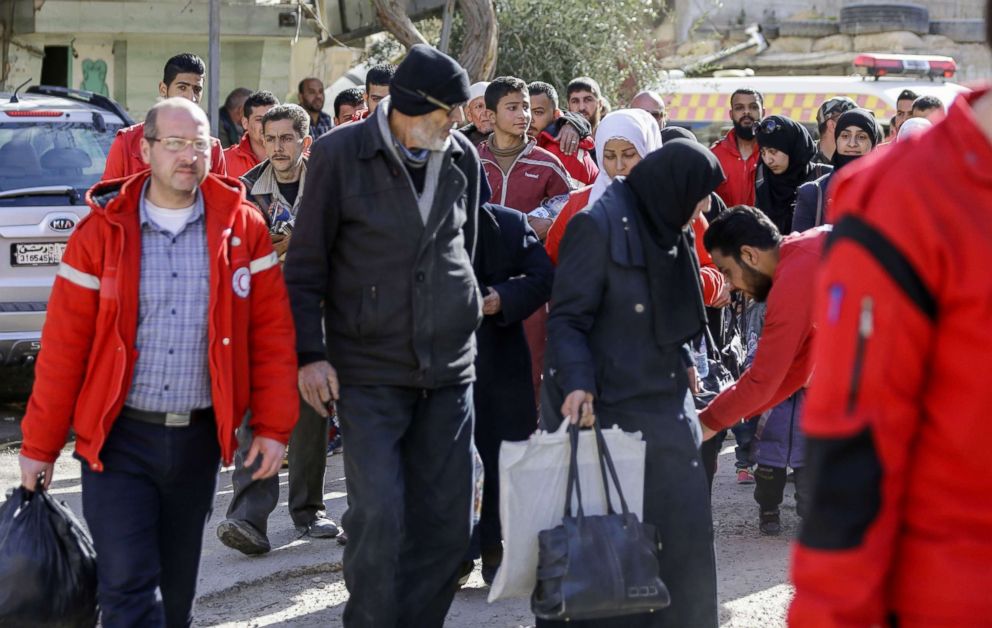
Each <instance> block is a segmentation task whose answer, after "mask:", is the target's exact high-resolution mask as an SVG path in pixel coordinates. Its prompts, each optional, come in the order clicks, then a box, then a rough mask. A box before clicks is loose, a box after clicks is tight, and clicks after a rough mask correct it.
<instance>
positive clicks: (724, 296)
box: [710, 281, 733, 307]
mask: <svg viewBox="0 0 992 628" xmlns="http://www.w3.org/2000/svg"><path fill="white" fill-rule="evenodd" d="M732 291H733V290H732V288H731V287H730V282H729V281H726V282H724V284H723V287H722V288H720V294H718V295H717V297H716V300H715V301H713V305H711V306H710V307H724V306H726V305H730V293H731V292H732Z"/></svg>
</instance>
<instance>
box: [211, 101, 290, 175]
mask: <svg viewBox="0 0 992 628" xmlns="http://www.w3.org/2000/svg"><path fill="white" fill-rule="evenodd" d="M278 104H279V99H277V98H276V97H275V95H274V94H273V93H272V92H267V91H264V90H263V91H258V92H252V94H251V95H250V96H248V99H247V100H245V104H244V107H243V109H244V111H243V113H244V117H243V118H242V119H241V126H242V127H244V129H245V134H244V135H243V136H242V137H241V141H240V142H238V143H237V144H235V145H234V146H231V147H230V148H228V149H227V150H225V151H224V161H225V162H226V164H227V176H229V177H243V176H244V175H245V173H247V172H248V171H249V170H251V169H252V168H254V167H255V166H257V165H258V164H260V163H262V162H263V161H265V160H266V158H267V157H266V154H265V140H264V138H263V134H262V118H264V117H265V114H267V113H268V112H269V109H272V108H273V107H275V106H276V105H278Z"/></svg>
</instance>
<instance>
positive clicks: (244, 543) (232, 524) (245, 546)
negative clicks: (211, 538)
mask: <svg viewBox="0 0 992 628" xmlns="http://www.w3.org/2000/svg"><path fill="white" fill-rule="evenodd" d="M217 538H218V539H220V542H221V543H223V544H224V545H226V546H228V547H230V548H232V549H236V550H238V551H239V552H241V553H242V554H247V555H249V556H255V555H258V554H265V553H266V552H268V551H269V550H271V549H272V546H271V545H269V539H268V538H266V536H265V535H264V534H262V533H261V532H259V531H258V529H257V528H255V526H253V525H252V524H250V523H248V522H247V521H241V520H240V519H225V520H224V521H221V522H220V524H219V525H218V526H217Z"/></svg>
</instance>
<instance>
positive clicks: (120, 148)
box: [101, 52, 227, 181]
mask: <svg viewBox="0 0 992 628" xmlns="http://www.w3.org/2000/svg"><path fill="white" fill-rule="evenodd" d="M206 73H207V66H205V65H204V64H203V59H201V58H200V57H198V56H196V55H194V54H191V53H188V52H184V53H182V54H178V55H176V56H174V57H172V58H171V59H169V60H168V61H166V63H165V71H164V72H163V74H162V82H161V83H159V84H158V95H159V96H160V97H161V98H176V97H178V98H185V99H186V100H189V101H192V102H194V103H199V102H200V99H201V98H202V97H203V75H204V74H206ZM144 125H145V123H144V122H139V123H138V124H135V125H132V126H129V127H127V128H126V129H121V130H120V131H118V132H117V137H115V138H114V143H113V144H111V145H110V152H109V153H108V154H107V163H106V165H105V166H104V168H103V177H102V178H101V180H102V181H109V180H111V179H120V178H123V177H129V176H131V175H133V174H137V173H139V172H143V171H145V170H148V164H147V163H145V161H144V160H143V159H142V157H141V140H142V138H143V137H144V135H145V134H144V131H143V130H142V129H143V127H144ZM210 144H211V146H210V172H213V173H214V174H222V175H223V174H227V165H226V163H225V161H224V148H223V147H222V146H221V145H220V140H219V139H217V138H215V137H211V138H210Z"/></svg>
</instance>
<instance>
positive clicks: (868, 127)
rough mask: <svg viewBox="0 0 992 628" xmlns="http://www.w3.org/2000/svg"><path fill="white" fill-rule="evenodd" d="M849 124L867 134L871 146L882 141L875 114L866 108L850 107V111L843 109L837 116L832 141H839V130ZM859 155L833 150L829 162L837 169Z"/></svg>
mask: <svg viewBox="0 0 992 628" xmlns="http://www.w3.org/2000/svg"><path fill="white" fill-rule="evenodd" d="M851 126H856V127H858V128H859V129H861V130H862V131H864V132H865V133H867V134H868V137H869V138H871V147H872V148H875V147H876V146H878V143H879V142H881V141H882V129H881V128H880V127H879V126H878V122H876V121H875V114H873V113H872V112H870V111H868V110H867V109H851V110H850V111H845V112H844V113H842V114H841V116H840V117H839V118H837V128H835V129H834V142H835V143H837V142H839V141H840V140H839V138H840V134H841V131H843V130H844V129H846V128H847V127H851ZM860 157H863V155H841V154H840V151H839V150H834V156H833V159H831V163H833V165H834V170H839V169H840V168H842V167H843V166H846V165H847V164H849V163H851V162H852V161H854V160H855V159H858V158H860Z"/></svg>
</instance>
